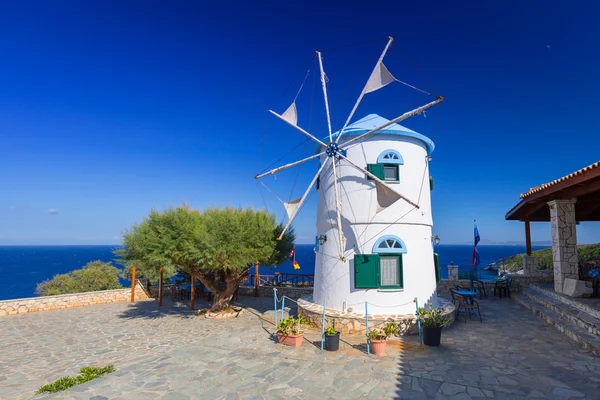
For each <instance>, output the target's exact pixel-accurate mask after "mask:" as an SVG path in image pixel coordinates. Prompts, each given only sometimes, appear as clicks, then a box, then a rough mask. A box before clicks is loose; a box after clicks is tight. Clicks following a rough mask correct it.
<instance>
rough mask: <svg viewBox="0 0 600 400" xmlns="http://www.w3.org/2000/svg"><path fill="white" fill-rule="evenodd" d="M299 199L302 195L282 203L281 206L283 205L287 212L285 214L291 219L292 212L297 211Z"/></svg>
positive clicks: (299, 204) (300, 199)
mask: <svg viewBox="0 0 600 400" xmlns="http://www.w3.org/2000/svg"><path fill="white" fill-rule="evenodd" d="M301 201H302V197H300V198H297V199H296V200H291V201H286V202H284V203H283V206H284V207H285V211H286V212H287V216H288V218H289V219H292V217H293V216H294V214H296V211H298V209H299V208H300V206H301V203H300V202H301Z"/></svg>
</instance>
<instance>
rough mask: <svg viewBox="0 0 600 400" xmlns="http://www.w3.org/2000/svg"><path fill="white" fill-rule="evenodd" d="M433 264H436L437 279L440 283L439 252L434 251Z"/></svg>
mask: <svg viewBox="0 0 600 400" xmlns="http://www.w3.org/2000/svg"><path fill="white" fill-rule="evenodd" d="M433 264H434V265H435V281H436V282H437V283H440V279H441V274H440V272H442V271H441V270H440V255H439V254H438V253H433Z"/></svg>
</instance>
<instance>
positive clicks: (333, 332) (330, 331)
mask: <svg viewBox="0 0 600 400" xmlns="http://www.w3.org/2000/svg"><path fill="white" fill-rule="evenodd" d="M338 333H339V332H338V331H336V330H335V319H334V320H333V326H330V327H329V328H327V329H325V334H326V335H327V336H335V335H337V334H338Z"/></svg>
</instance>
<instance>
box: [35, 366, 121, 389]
mask: <svg viewBox="0 0 600 400" xmlns="http://www.w3.org/2000/svg"><path fill="white" fill-rule="evenodd" d="M114 371H115V367H114V366H113V365H108V366H106V367H83V368H81V370H80V371H79V375H77V376H73V377H71V376H65V377H64V378H60V379H59V380H57V381H55V382H53V383H50V384H48V385H44V386H42V387H41V388H39V389H38V390H37V391H36V392H35V394H42V393H56V392H60V391H62V390H67V389H68V388H70V387H72V386H75V385H79V384H82V383H85V382H87V381H91V380H92V379H95V378H99V377H101V376H102V375H104V374H108V373H111V372H114Z"/></svg>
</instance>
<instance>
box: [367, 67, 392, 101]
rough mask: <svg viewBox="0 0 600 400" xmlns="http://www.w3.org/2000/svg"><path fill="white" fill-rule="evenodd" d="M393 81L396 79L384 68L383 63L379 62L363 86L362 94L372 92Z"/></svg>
mask: <svg viewBox="0 0 600 400" xmlns="http://www.w3.org/2000/svg"><path fill="white" fill-rule="evenodd" d="M395 81H396V78H394V76H393V75H392V74H391V72H390V71H389V70H388V69H387V68H386V67H385V65H384V64H383V62H379V63H378V64H377V66H376V67H375V69H374V70H373V73H372V74H371V77H370V78H369V80H368V81H367V84H366V85H365V89H364V93H365V94H366V93H371V92H374V91H376V90H379V89H381V88H382V87H384V86H386V85H389V84H390V83H392V82H395Z"/></svg>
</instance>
